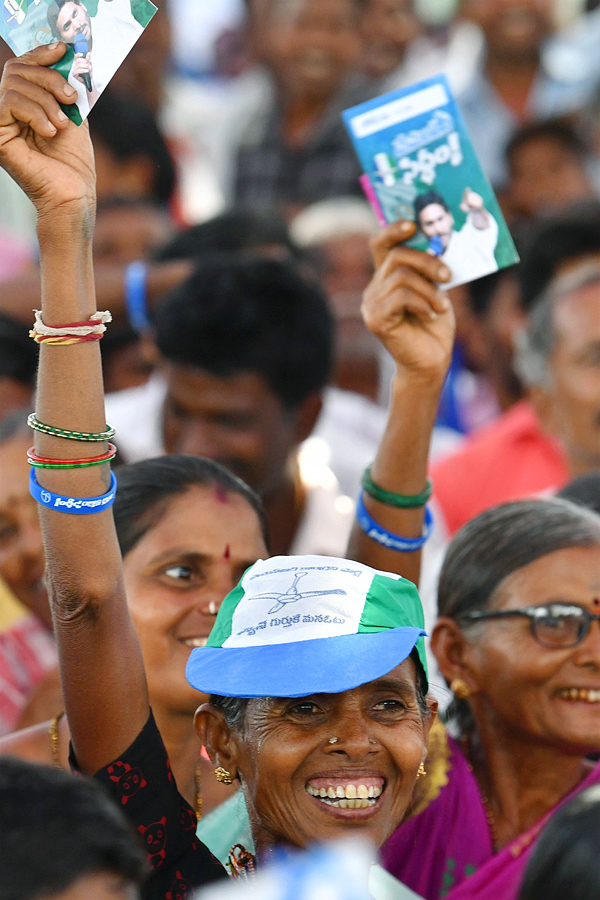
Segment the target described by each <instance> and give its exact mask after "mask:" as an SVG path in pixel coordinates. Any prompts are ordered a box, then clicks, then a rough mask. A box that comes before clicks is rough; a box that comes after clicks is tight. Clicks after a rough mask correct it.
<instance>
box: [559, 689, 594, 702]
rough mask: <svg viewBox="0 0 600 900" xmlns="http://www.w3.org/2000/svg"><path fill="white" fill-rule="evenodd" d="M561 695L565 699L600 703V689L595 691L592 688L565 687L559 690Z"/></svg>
mask: <svg viewBox="0 0 600 900" xmlns="http://www.w3.org/2000/svg"><path fill="white" fill-rule="evenodd" d="M559 696H560V697H562V698H563V700H579V701H580V702H581V701H583V702H584V703H600V690H598V691H594V690H591V689H590V688H564V690H562V691H559Z"/></svg>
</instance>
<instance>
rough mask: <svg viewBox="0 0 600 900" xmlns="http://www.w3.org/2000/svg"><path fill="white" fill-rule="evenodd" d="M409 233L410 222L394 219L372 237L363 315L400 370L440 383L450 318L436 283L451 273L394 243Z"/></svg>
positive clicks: (449, 306) (446, 361)
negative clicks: (370, 269) (372, 268)
mask: <svg viewBox="0 0 600 900" xmlns="http://www.w3.org/2000/svg"><path fill="white" fill-rule="evenodd" d="M414 232H415V226H414V223H413V222H406V221H402V222H395V223H394V224H392V225H388V227H387V228H385V229H384V230H383V231H382V232H381V233H380V234H378V235H377V236H376V237H375V238H373V240H372V241H371V251H372V253H373V259H374V262H375V266H376V271H375V275H374V276H373V278H372V279H371V282H370V284H369V286H368V287H367V289H366V291H365V294H364V297H363V304H362V314H363V319H364V322H365V325H366V326H367V328H368V329H369V331H371V332H372V333H373V334H374V335H375V336H376V337H378V338H379V340H380V341H381V342H382V344H383V345H384V347H386V349H387V350H388V351H389V352H390V353H391V355H392V356H393V357H394V360H395V361H396V365H397V367H398V372H399V374H401V375H403V376H406V377H410V378H417V379H421V380H423V379H426V380H429V381H431V380H432V379H433V380H434V381H435V382H438V383H439V381H440V380H443V379H444V377H445V375H446V372H447V370H448V366H449V365H450V358H451V355H452V346H453V343H454V330H455V319H454V310H453V309H452V304H451V303H450V300H449V299H448V297H447V296H446V295H445V294H444V293H443V292H442V291H441V290H440V289H439V288H438V286H437V284H436V283H435V282H446V281H449V280H450V279H451V277H452V276H451V274H450V271H449V269H448V267H447V266H444V264H443V263H442V262H441V261H440V260H439V259H437V258H436V257H432V256H430V255H429V254H427V253H423V252H421V251H420V250H413V249H411V248H409V247H402V246H398V245H399V244H401V243H402V242H403V241H406V240H408V239H409V238H411V237H412V236H413V234H414Z"/></svg>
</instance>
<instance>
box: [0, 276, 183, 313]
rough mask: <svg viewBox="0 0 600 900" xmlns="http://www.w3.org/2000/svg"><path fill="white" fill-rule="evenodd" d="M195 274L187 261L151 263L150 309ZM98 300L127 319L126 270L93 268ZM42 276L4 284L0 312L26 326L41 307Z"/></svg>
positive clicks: (19, 278)
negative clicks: (32, 312) (33, 310)
mask: <svg viewBox="0 0 600 900" xmlns="http://www.w3.org/2000/svg"><path fill="white" fill-rule="evenodd" d="M191 273H192V264H191V263H189V262H188V261H187V260H175V261H173V262H164V263H150V264H149V265H148V280H147V282H146V293H147V301H148V306H149V307H150V309H152V308H154V307H155V306H157V305H158V304H159V303H160V301H161V299H162V298H163V297H164V296H165V294H167V293H168V292H169V291H170V290H172V289H173V288H175V287H177V285H178V284H181V282H182V281H184V280H185V279H186V278H187V277H188V276H189V275H191ZM94 280H95V283H96V299H97V303H98V306H99V308H100V309H110V310H111V312H112V313H113V315H114V316H115V318H116V317H117V316H125V315H126V311H125V294H124V280H125V266H123V265H120V264H114V263H99V264H97V265H95V266H94ZM39 297H40V273H39V272H38V271H37V270H33V271H31V272H25V273H24V274H22V275H19V276H18V277H16V278H9V279H7V280H6V281H3V282H2V291H0V312H3V313H5V314H6V315H8V316H12V318H13V319H19V320H21V321H23V322H26V323H27V324H30V322H31V310H32V309H34V308H35V307H36V306H37V305H38V303H39Z"/></svg>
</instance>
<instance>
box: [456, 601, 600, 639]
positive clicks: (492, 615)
mask: <svg viewBox="0 0 600 900" xmlns="http://www.w3.org/2000/svg"><path fill="white" fill-rule="evenodd" d="M513 616H526V617H527V618H528V619H529V625H530V628H531V634H532V635H533V637H534V639H535V640H536V641H537V642H538V644H541V645H542V646H543V647H552V648H556V647H560V648H566V647H576V646H577V644H580V643H581V642H582V641H583V640H585V638H586V637H587V636H588V634H589V631H590V628H591V626H592V622H593V621H594V619H595V620H596V621H597V622H598V623H599V624H600V613H598V614H594V613H591V612H589V611H588V610H587V609H584V607H582V606H577V605H576V604H574V603H548V604H547V605H546V606H524V607H523V608H522V609H506V610H498V611H497V612H470V613H465V614H464V615H462V616H459V617H458V618H459V619H466V620H469V621H471V622H477V621H479V622H482V621H485V620H486V619H508V618H512V617H513Z"/></svg>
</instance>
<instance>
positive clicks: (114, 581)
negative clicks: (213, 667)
mask: <svg viewBox="0 0 600 900" xmlns="http://www.w3.org/2000/svg"><path fill="white" fill-rule="evenodd" d="M92 215H93V214H92V211H91V210H89V209H84V210H83V211H81V212H78V214H77V215H64V214H61V215H56V216H49V217H48V218H46V219H45V220H42V221H40V224H39V228H38V231H39V239H40V250H41V283H42V316H43V321H44V324H46V325H50V326H58V325H63V324H67V323H73V322H83V321H86V320H88V319H89V318H90V316H91V315H92V313H93V312H94V311H95V297H94V279H93V271H92V256H91V235H92V230H93V218H92ZM38 382H39V383H38V392H37V404H36V415H37V417H38V419H39V420H40V421H42V422H44V423H48V424H50V425H53V426H58V427H60V428H65V429H69V430H74V431H84V432H101V431H104V429H105V424H106V421H105V417H104V398H103V392H102V375H101V363H100V350H99V344H98V343H86V344H79V345H75V346H64V347H63V346H58V347H55V346H48V345H44V344H42V345H41V347H40V369H39V380H38ZM106 447H107V445H106V444H103V443H101V444H91V443H86V442H80V441H73V440H65V439H62V438H57V437H52V436H49V435H45V434H40V433H38V432H36V434H35V448H36V452H37V453H38V454H39V455H40V456H45V457H52V458H61V459H71V458H77V457H84V456H92V455H99V454H101V453H103V452H104V451H105V450H106ZM36 475H37V480H38V481H39V483H40V484H41V485H42V486H43V487H45V488H47V489H49V490H50V491H52V492H54V493H57V494H63V495H69V496H76V497H95V496H99V495H102V494H104V493H106V491H107V490H108V488H109V483H110V467H109V466H108V465H101V466H94V467H89V468H83V469H80V470H74V469H67V470H49V469H38V470H36ZM41 521H42V529H43V533H44V543H45V548H46V555H47V580H48V588H49V593H50V597H51V603H52V609H53V617H54V621H55V632H56V637H57V641H58V646H59V654H60V661H61V678H62V684H63V694H64V697H65V704H66V708H67V714H68V718H69V722H70V723H71V730H72V737H73V744H74V747H75V752H76V754H77V758H78V762H79V765H80V767H81V768H82V769H83V770H84V771H95V770H96V769H98V768H100V767H101V766H103V765H105V764H106V763H108V762H110V761H112V760H113V759H114V758H115V757H116V756H117V755H118V754H119V753H120V752H121V751H122V750H125V749H126V748H127V747H128V746H129V744H130V743H131V742H132V741H133V739H134V738H135V736H136V734H137V733H138V731H139V730H140V729H141V727H142V726H143V724H144V721H145V719H146V717H147V713H148V699H147V692H146V686H145V677H144V672H143V664H142V661H141V656H140V652H139V647H138V644H137V638H136V636H135V633H134V630H133V625H132V623H131V621H130V619H129V614H128V611H127V608H126V604H125V594H124V587H123V579H122V568H121V557H120V552H119V547H118V544H117V540H116V535H115V531H114V524H113V520H112V514H111V512H110V511H105V512H101V513H97V514H94V515H87V516H72V515H67V514H65V513H60V512H54V511H51V510H48V509H46V508H42V509H41Z"/></svg>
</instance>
